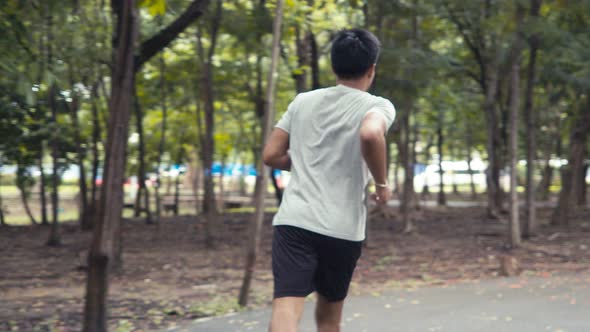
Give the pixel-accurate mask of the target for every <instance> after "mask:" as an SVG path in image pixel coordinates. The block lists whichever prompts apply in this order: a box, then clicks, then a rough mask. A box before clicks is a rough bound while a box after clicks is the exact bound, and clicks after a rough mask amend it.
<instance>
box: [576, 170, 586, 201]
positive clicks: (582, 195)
mask: <svg viewBox="0 0 590 332" xmlns="http://www.w3.org/2000/svg"><path fill="white" fill-rule="evenodd" d="M588 166H589V165H584V166H583V167H582V172H580V175H581V176H580V179H579V181H580V183H579V187H578V188H579V192H578V195H577V197H578V201H577V204H578V206H585V205H586V192H587V189H588V185H587V184H586V174H587V173H588Z"/></svg>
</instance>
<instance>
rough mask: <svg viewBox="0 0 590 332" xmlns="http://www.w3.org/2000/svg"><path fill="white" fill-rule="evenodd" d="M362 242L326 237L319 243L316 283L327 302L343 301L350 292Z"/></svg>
mask: <svg viewBox="0 0 590 332" xmlns="http://www.w3.org/2000/svg"><path fill="white" fill-rule="evenodd" d="M361 248H362V243H361V242H355V241H347V240H341V239H335V238H331V237H326V238H325V239H322V242H321V244H320V245H318V249H317V252H318V268H317V271H316V274H315V276H314V284H315V287H316V291H317V292H318V294H320V295H322V298H323V299H324V300H326V301H327V302H333V303H335V302H341V301H343V300H344V299H345V298H346V295H347V294H348V287H349V286H350V281H351V280H352V275H353V273H354V269H355V268H356V263H357V261H358V259H359V257H360V255H361V250H362V249H361Z"/></svg>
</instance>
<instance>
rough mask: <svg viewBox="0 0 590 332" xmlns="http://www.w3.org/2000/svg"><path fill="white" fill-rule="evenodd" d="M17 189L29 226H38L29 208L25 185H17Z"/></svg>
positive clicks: (0, 204)
mask: <svg viewBox="0 0 590 332" xmlns="http://www.w3.org/2000/svg"><path fill="white" fill-rule="evenodd" d="M19 167H20V166H19ZM17 176H18V175H17ZM17 187H18V190H19V191H20V197H21V201H22V203H23V207H24V208H25V212H26V213H27V216H28V217H29V220H30V221H31V224H32V225H37V224H38V223H37V220H36V219H35V216H33V213H32V212H31V207H30V206H29V192H27V189H26V187H25V185H22V184H19V185H18V186H17ZM1 209H2V199H0V210H1Z"/></svg>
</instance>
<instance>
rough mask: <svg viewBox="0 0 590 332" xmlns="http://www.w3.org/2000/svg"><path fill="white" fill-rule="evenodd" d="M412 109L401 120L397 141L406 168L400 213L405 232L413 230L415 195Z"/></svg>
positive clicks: (401, 159) (408, 109)
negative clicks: (411, 124) (411, 125)
mask: <svg viewBox="0 0 590 332" xmlns="http://www.w3.org/2000/svg"><path fill="white" fill-rule="evenodd" d="M409 117H410V107H408V108H407V111H406V113H405V114H403V115H402V116H401V118H400V123H401V127H400V130H401V131H402V132H401V133H400V135H403V138H402V136H400V138H399V139H398V140H397V145H398V152H399V157H400V161H401V163H402V166H403V168H404V182H403V188H402V197H401V203H400V212H401V215H402V222H403V224H404V232H411V231H412V230H413V224H412V213H411V210H412V206H413V202H412V200H413V199H414V196H415V193H414V165H413V164H412V157H411V156H410V123H409Z"/></svg>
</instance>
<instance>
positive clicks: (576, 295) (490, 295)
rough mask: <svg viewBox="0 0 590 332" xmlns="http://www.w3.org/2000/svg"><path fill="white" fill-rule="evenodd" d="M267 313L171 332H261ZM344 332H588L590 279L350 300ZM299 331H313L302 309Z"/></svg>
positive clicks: (523, 281)
mask: <svg viewBox="0 0 590 332" xmlns="http://www.w3.org/2000/svg"><path fill="white" fill-rule="evenodd" d="M268 319H269V310H268V309H263V310H255V311H249V312H242V313H239V314H234V315H230V316H225V317H218V318H212V319H205V320H197V321H195V323H193V324H192V325H189V326H188V327H183V328H177V329H174V330H173V331H190V332H200V331H203V332H205V331H206V332H233V331H236V332H237V331H266V324H267V322H268ZM342 326H343V328H342V331H343V332H362V331H375V332H385V331H391V332H418V331H420V332H422V331H424V332H435V331H449V332H470V331H477V332H543V331H552V332H558V331H559V332H588V331H590V273H584V274H577V275H568V276H561V277H550V278H532V279H527V278H524V277H523V278H509V279H495V280H488V281H482V282H479V283H468V284H467V283H466V284H458V285H453V286H448V287H432V288H423V289H419V290H416V291H408V290H400V291H395V292H392V293H388V294H384V295H381V296H378V297H377V296H358V297H350V298H349V301H348V302H347V304H346V306H345V309H344V319H343V322H342ZM301 331H302V332H304V331H315V329H314V324H313V303H311V302H310V303H307V304H306V307H305V313H304V317H303V321H302V326H301Z"/></svg>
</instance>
